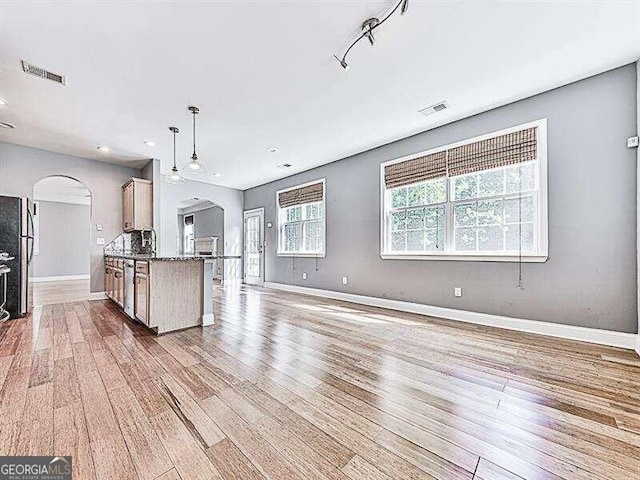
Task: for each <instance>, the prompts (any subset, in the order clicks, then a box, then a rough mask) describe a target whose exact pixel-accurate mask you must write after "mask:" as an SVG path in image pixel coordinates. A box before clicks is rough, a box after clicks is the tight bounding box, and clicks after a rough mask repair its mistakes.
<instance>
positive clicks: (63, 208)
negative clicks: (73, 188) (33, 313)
mask: <svg viewBox="0 0 640 480" xmlns="http://www.w3.org/2000/svg"><path fill="white" fill-rule="evenodd" d="M38 222H39V225H40V228H39V238H40V252H39V254H38V255H35V256H34V257H33V272H32V275H33V276H34V277H57V276H62V275H89V271H90V265H89V260H90V257H91V243H90V232H91V207H90V206H89V205H76V204H73V203H60V202H44V201H42V200H40V201H39V202H38Z"/></svg>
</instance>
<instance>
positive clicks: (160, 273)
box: [105, 255, 204, 334]
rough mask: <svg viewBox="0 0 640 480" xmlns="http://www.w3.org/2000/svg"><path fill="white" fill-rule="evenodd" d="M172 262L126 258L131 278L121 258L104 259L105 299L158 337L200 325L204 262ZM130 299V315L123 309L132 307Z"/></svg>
mask: <svg viewBox="0 0 640 480" xmlns="http://www.w3.org/2000/svg"><path fill="white" fill-rule="evenodd" d="M175 258H176V257H165V258H158V257H154V258H150V259H148V260H146V259H143V260H141V259H138V258H135V259H132V258H129V262H130V261H131V260H135V265H134V267H133V268H134V269H135V271H134V272H133V275H130V274H129V273H128V272H129V270H128V268H130V267H128V266H127V267H126V268H125V265H124V261H125V260H124V259H123V257H117V256H109V255H106V256H105V291H106V293H107V296H108V297H109V298H110V299H111V300H113V301H114V302H115V303H117V304H118V305H119V306H120V307H121V308H123V309H124V313H125V314H126V315H127V316H129V317H130V318H132V319H134V320H137V321H139V322H140V323H142V324H144V325H146V326H147V327H149V328H152V329H153V330H154V331H155V332H156V333H157V334H163V333H167V332H172V331H175V330H182V329H184V328H189V327H195V326H198V325H201V324H202V315H203V295H202V294H203V288H204V287H203V278H204V261H203V259H202V258H198V257H188V258H184V257H182V258H181V257H178V260H174V259H175ZM125 270H126V275H125ZM125 282H127V285H126V288H125ZM130 283H133V285H131V284H130ZM129 295H132V296H133V308H132V309H131V310H130V313H129V311H128V307H127V308H124V305H127V306H130V305H131V303H130V302H131V298H130V297H129ZM125 296H126V297H127V298H126V299H125Z"/></svg>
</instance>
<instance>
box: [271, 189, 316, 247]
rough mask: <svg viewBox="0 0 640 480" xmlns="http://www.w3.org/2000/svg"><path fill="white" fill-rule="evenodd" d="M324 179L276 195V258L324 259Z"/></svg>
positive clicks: (281, 191)
mask: <svg viewBox="0 0 640 480" xmlns="http://www.w3.org/2000/svg"><path fill="white" fill-rule="evenodd" d="M324 190H325V183H324V179H323V180H319V181H315V182H311V183H308V184H304V185H299V186H297V187H293V188H289V189H286V190H280V191H278V192H277V193H276V202H277V205H278V255H284V256H287V255H300V256H305V255H307V256H324V254H325V216H324V215H325V213H324V212H325V201H324Z"/></svg>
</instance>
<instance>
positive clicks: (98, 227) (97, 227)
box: [96, 223, 102, 232]
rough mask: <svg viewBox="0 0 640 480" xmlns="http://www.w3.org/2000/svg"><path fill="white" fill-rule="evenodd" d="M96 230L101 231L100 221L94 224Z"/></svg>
mask: <svg viewBox="0 0 640 480" xmlns="http://www.w3.org/2000/svg"><path fill="white" fill-rule="evenodd" d="M96 230H97V231H98V232H101V231H102V224H101V223H98V224H96Z"/></svg>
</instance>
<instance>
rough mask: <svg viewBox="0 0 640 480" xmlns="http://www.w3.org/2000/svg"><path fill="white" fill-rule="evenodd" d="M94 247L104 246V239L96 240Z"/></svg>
mask: <svg viewBox="0 0 640 480" xmlns="http://www.w3.org/2000/svg"><path fill="white" fill-rule="evenodd" d="M96 245H104V237H98V238H96Z"/></svg>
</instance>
